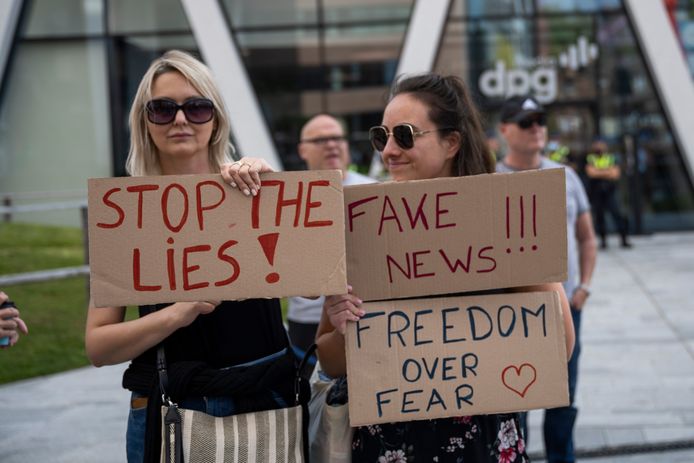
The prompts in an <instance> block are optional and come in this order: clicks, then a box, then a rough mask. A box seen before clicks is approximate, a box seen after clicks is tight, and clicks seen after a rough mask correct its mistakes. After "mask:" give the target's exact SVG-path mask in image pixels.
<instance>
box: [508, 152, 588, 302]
mask: <svg viewBox="0 0 694 463" xmlns="http://www.w3.org/2000/svg"><path fill="white" fill-rule="evenodd" d="M558 167H561V168H563V169H565V171H566V244H567V252H568V259H569V261H568V277H569V278H568V279H567V280H566V281H565V282H563V284H564V291H565V292H566V297H568V298H569V300H571V296H572V295H573V293H574V291H575V290H576V288H577V287H578V285H579V283H580V280H581V269H580V261H579V259H580V256H579V252H578V241H577V240H576V220H577V219H578V216H579V215H581V214H583V213H584V212H589V211H590V203H589V202H588V196H587V195H586V190H585V188H583V183H582V182H581V179H580V178H579V177H578V175H577V174H576V172H574V170H573V169H572V168H570V167H567V166H565V165H563V164H559V163H558V162H554V161H552V160H550V159H547V158H546V157H544V156H543V157H542V158H541V161H540V169H555V168H558ZM496 171H497V172H502V173H503V172H516V169H513V168H512V167H509V166H508V165H506V164H504V163H503V162H497V164H496Z"/></svg>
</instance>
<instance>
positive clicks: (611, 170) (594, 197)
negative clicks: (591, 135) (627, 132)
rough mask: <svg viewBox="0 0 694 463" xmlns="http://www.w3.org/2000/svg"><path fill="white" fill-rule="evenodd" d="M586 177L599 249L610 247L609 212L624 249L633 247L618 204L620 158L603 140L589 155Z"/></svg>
mask: <svg viewBox="0 0 694 463" xmlns="http://www.w3.org/2000/svg"><path fill="white" fill-rule="evenodd" d="M586 176H587V177H588V192H589V195H590V200H591V203H592V206H593V214H594V215H595V228H596V231H597V232H598V234H599V235H600V248H601V249H606V248H607V230H606V226H605V213H606V212H609V213H610V215H611V216H612V220H614V223H615V226H616V228H617V231H619V236H620V237H621V243H622V247H623V248H630V247H631V244H630V243H629V240H628V239H627V219H626V217H625V216H624V214H622V212H621V211H620V208H619V204H618V202H617V186H618V185H619V178H620V176H621V171H620V168H619V163H618V159H617V156H616V155H615V154H613V153H610V152H609V151H608V149H607V144H606V143H605V142H604V141H602V140H597V141H595V142H593V144H592V145H591V151H590V153H588V155H587V156H586Z"/></svg>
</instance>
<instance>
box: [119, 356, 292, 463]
mask: <svg viewBox="0 0 694 463" xmlns="http://www.w3.org/2000/svg"><path fill="white" fill-rule="evenodd" d="M285 352H286V349H285V350H282V351H280V352H277V353H275V354H272V355H268V356H267V357H263V358H261V359H258V360H254V361H252V362H248V363H244V364H241V365H234V366H233V367H228V368H234V367H241V366H249V365H255V364H258V363H263V362H267V361H270V360H272V359H275V358H277V357H279V356H281V355H284V354H285ZM272 395H273V398H274V399H275V403H276V404H277V407H278V408H285V407H287V406H288V405H287V402H286V401H285V400H284V399H283V398H282V396H280V394H278V393H277V392H275V391H272ZM139 397H145V396H144V395H143V394H140V393H138V392H133V393H132V398H133V399H136V398H139ZM178 406H179V407H181V408H187V409H189V410H197V411H201V412H205V413H207V414H208V415H212V416H229V415H234V414H235V413H236V405H235V404H234V399H233V398H231V397H228V396H224V397H189V398H186V399H184V400H182V401H180V402H179V404H178ZM146 428H147V407H142V408H136V409H133V408H131V409H130V413H129V414H128V429H127V431H126V433H125V452H126V455H127V457H128V463H142V461H143V460H144V456H145V430H146Z"/></svg>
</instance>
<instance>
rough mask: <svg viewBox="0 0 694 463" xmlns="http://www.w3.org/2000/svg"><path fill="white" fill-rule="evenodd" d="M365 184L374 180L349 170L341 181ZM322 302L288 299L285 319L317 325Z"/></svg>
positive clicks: (347, 184)
mask: <svg viewBox="0 0 694 463" xmlns="http://www.w3.org/2000/svg"><path fill="white" fill-rule="evenodd" d="M366 183H376V180H374V179H372V178H371V177H367V176H366V175H362V174H360V173H357V172H352V171H351V170H350V171H347V175H346V176H345V178H344V180H343V181H342V185H343V186H350V185H364V184H366ZM323 301H325V297H323V296H321V297H319V298H317V299H307V298H305V297H290V298H289V308H288V310H287V318H288V319H289V320H291V321H293V322H297V323H318V322H320V314H321V311H322V310H323Z"/></svg>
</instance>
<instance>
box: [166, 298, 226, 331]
mask: <svg viewBox="0 0 694 463" xmlns="http://www.w3.org/2000/svg"><path fill="white" fill-rule="evenodd" d="M220 303H221V301H198V302H176V303H175V304H173V306H172V308H173V309H175V310H176V313H177V314H178V316H179V317H180V319H179V320H180V327H181V328H183V327H184V326H188V325H190V324H191V323H193V321H195V319H196V318H197V317H198V315H206V314H208V313H212V312H214V309H216V308H217V306H218V305H219V304H220Z"/></svg>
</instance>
